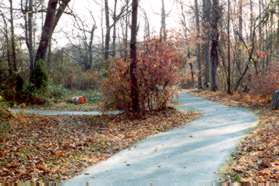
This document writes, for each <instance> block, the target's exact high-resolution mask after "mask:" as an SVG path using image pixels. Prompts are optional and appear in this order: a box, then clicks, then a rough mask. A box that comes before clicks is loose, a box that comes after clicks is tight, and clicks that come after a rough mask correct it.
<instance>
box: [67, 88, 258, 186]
mask: <svg viewBox="0 0 279 186" xmlns="http://www.w3.org/2000/svg"><path fill="white" fill-rule="evenodd" d="M178 100H179V103H180V105H179V106H178V107H177V108H178V109H179V110H197V111H200V112H202V114H203V116H202V117H201V118H200V119H198V120H195V121H193V122H191V123H190V124H188V125H186V126H184V127H182V128H177V129H174V130H171V131H169V132H166V133H162V134H159V135H155V136H152V137H149V138H147V139H145V140H144V141H141V142H139V143H138V144H136V145H134V146H133V147H132V148H131V149H127V150H124V151H121V152H120V153H118V154H116V155H114V156H113V157H111V158H110V159H108V160H106V161H103V162H101V163H99V164H97V165H95V166H93V167H90V168H88V169H87V170H85V171H84V172H83V174H81V175H79V176H76V177H74V178H72V179H71V180H68V181H66V182H65V183H63V185H64V186H87V185H90V186H91V185H92V186H93V185H94V186H151V185H152V186H172V185H173V186H180V185H181V186H187V185H189V186H195V185H199V186H200V185H212V184H213V183H214V182H217V181H218V175H217V174H216V172H217V170H218V169H219V168H220V166H222V164H223V163H224V162H225V161H226V160H227V158H228V157H229V156H230V154H231V153H232V151H233V150H234V148H235V146H236V145H237V143H238V142H239V140H240V139H241V138H242V137H243V136H244V135H245V134H247V133H248V132H249V130H250V129H251V128H252V127H254V126H255V125H256V123H257V118H256V116H255V115H254V114H253V113H251V112H249V111H248V110H246V109H242V108H234V107H227V106H223V105H221V104H218V103H214V102H211V101H207V100H204V99H202V98H198V97H194V96H191V95H189V94H187V93H182V94H181V95H180V96H179V98H178Z"/></svg>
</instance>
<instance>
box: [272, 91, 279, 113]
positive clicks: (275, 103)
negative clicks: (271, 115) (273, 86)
mask: <svg viewBox="0 0 279 186" xmlns="http://www.w3.org/2000/svg"><path fill="white" fill-rule="evenodd" d="M272 109H273V110H277V109H279V89H278V90H276V91H275V93H274V95H273V97H272Z"/></svg>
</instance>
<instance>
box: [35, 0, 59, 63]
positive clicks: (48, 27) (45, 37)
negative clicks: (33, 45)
mask: <svg viewBox="0 0 279 186" xmlns="http://www.w3.org/2000/svg"><path fill="white" fill-rule="evenodd" d="M58 2H59V0H49V2H48V8H47V15H46V19H45V23H44V27H43V31H42V35H41V40H40V44H39V47H38V50H37V54H36V58H35V61H36V62H37V61H39V60H45V59H46V54H47V50H48V45H49V42H50V40H51V36H52V32H53V27H54V24H55V14H56V9H57V5H58Z"/></svg>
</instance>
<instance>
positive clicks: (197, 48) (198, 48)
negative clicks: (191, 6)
mask: <svg viewBox="0 0 279 186" xmlns="http://www.w3.org/2000/svg"><path fill="white" fill-rule="evenodd" d="M199 17H200V15H199V5H198V0H195V20H196V28H197V37H198V39H197V40H198V42H197V44H196V56H197V66H198V88H199V89H202V68H201V44H200V41H199V40H200V36H201V31H200V18H199Z"/></svg>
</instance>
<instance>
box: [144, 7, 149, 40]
mask: <svg viewBox="0 0 279 186" xmlns="http://www.w3.org/2000/svg"><path fill="white" fill-rule="evenodd" d="M143 14H144V40H149V39H150V23H149V19H148V16H147V12H146V11H145V10H144V11H143Z"/></svg>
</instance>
